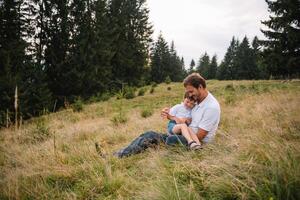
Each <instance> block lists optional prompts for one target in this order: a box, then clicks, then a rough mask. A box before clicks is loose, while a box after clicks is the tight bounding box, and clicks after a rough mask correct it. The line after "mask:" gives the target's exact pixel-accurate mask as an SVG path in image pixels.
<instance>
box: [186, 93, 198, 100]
mask: <svg viewBox="0 0 300 200" xmlns="http://www.w3.org/2000/svg"><path fill="white" fill-rule="evenodd" d="M184 99H188V100H190V101H196V100H195V99H194V97H193V96H190V94H189V93H188V92H186V93H184Z"/></svg>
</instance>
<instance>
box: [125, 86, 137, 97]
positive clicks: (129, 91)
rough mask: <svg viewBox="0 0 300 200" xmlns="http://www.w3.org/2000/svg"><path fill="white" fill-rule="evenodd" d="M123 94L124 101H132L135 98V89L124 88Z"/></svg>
mask: <svg viewBox="0 0 300 200" xmlns="http://www.w3.org/2000/svg"><path fill="white" fill-rule="evenodd" d="M124 93H125V94H124V97H125V98H126V99H133V98H134V97H135V89H134V88H133V87H127V88H125V91H124Z"/></svg>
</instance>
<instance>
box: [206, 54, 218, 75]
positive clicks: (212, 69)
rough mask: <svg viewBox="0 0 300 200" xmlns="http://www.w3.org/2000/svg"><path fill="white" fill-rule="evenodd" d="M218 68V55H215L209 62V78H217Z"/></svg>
mask: <svg viewBox="0 0 300 200" xmlns="http://www.w3.org/2000/svg"><path fill="white" fill-rule="evenodd" d="M217 68H218V63H217V55H214V56H213V57H212V59H211V62H210V64H209V68H208V76H207V79H215V78H216V74H217Z"/></svg>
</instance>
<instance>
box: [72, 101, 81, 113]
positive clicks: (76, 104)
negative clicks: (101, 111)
mask: <svg viewBox="0 0 300 200" xmlns="http://www.w3.org/2000/svg"><path fill="white" fill-rule="evenodd" d="M72 110H73V111H74V112H80V111H82V110H83V102H82V100H81V99H80V98H78V99H76V100H75V102H74V104H73V105H72Z"/></svg>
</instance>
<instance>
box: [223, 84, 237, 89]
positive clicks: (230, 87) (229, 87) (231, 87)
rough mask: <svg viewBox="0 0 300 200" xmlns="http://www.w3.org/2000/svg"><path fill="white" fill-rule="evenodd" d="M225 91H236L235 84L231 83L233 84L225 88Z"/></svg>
mask: <svg viewBox="0 0 300 200" xmlns="http://www.w3.org/2000/svg"><path fill="white" fill-rule="evenodd" d="M225 90H226V91H234V90H235V89H234V86H233V84H232V83H231V84H228V85H226V86H225Z"/></svg>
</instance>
